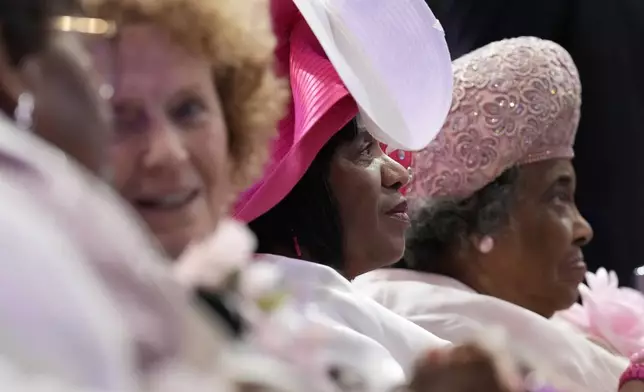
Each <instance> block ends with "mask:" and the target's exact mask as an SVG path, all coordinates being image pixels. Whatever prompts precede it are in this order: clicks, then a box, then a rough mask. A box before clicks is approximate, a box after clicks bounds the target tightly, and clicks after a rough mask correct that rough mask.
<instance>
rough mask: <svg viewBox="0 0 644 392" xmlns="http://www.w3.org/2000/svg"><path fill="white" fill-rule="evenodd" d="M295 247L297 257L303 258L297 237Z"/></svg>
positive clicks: (294, 240) (294, 242) (294, 241)
mask: <svg viewBox="0 0 644 392" xmlns="http://www.w3.org/2000/svg"><path fill="white" fill-rule="evenodd" d="M293 246H294V247H295V254H296V255H297V257H302V250H301V249H300V242H299V241H298V240H297V236H293Z"/></svg>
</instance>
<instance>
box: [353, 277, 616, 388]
mask: <svg viewBox="0 0 644 392" xmlns="http://www.w3.org/2000/svg"><path fill="white" fill-rule="evenodd" d="M353 285H354V287H355V288H356V290H358V291H360V292H361V293H363V294H365V295H367V296H368V297H370V298H372V299H374V300H375V301H376V302H378V303H380V304H381V305H383V306H384V307H386V308H388V309H390V310H392V311H393V312H394V313H396V314H399V315H401V316H403V317H404V318H406V319H408V320H410V321H413V322H414V323H415V324H417V325H419V326H421V327H423V328H424V329H425V330H427V331H429V332H431V333H433V334H435V335H436V336H438V337H440V338H443V339H445V340H448V341H450V342H452V343H453V344H459V343H465V342H469V341H472V339H475V338H476V337H477V336H480V335H481V334H482V333H484V332H489V331H490V330H494V329H497V330H499V331H500V332H502V333H503V334H504V335H505V336H506V338H507V341H508V344H509V346H510V348H511V349H512V350H514V352H513V354H515V355H517V356H518V357H519V358H526V359H527V360H528V361H529V363H534V364H536V369H538V370H540V371H542V372H544V373H545V374H544V377H545V380H546V381H549V382H550V383H551V384H554V385H562V384H563V385H564V386H566V385H568V384H571V385H572V386H573V388H568V389H564V390H570V391H573V392H576V391H585V392H608V391H612V390H614V388H615V386H616V385H617V382H618V379H619V376H620V375H621V373H622V372H623V371H624V369H625V368H626V367H627V364H628V361H627V360H626V359H624V358H620V357H616V356H614V355H612V354H610V353H609V352H608V351H606V350H604V349H603V348H601V347H599V346H597V345H595V344H593V343H591V342H590V341H588V340H587V339H585V338H584V337H583V336H582V335H580V334H578V333H576V332H575V331H573V330H571V329H569V328H565V327H562V326H560V325H559V324H557V323H555V322H552V321H551V320H548V319H546V318H543V317H541V316H540V315H537V314H536V313H534V312H531V311H529V310H527V309H524V308H522V307H520V306H517V305H515V304H512V303H510V302H507V301H504V300H501V299H499V298H495V297H491V296H487V295H483V294H479V293H477V292H475V291H474V290H472V289H471V288H470V287H468V286H466V285H464V284H463V283H461V282H458V281H456V280H454V279H451V278H448V277H446V276H441V275H435V274H428V273H422V272H417V271H410V270H402V269H382V270H377V271H372V272H369V273H367V274H364V275H362V276H359V277H358V278H356V279H355V280H354V281H353ZM574 387H577V388H574Z"/></svg>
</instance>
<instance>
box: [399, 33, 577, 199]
mask: <svg viewBox="0 0 644 392" xmlns="http://www.w3.org/2000/svg"><path fill="white" fill-rule="evenodd" d="M453 67H454V95H453V102H452V107H451V109H450V113H449V115H448V117H447V121H446V122H445V124H444V126H443V128H442V130H441V132H440V133H439V135H438V137H437V138H436V139H435V140H434V142H432V143H431V144H430V145H429V146H428V147H427V148H425V149H424V150H422V151H420V152H418V153H417V154H416V156H415V158H414V165H413V170H414V180H413V181H412V185H411V187H410V189H411V192H413V193H414V194H415V195H418V196H457V197H467V196H470V195H471V194H473V193H474V192H476V191H477V190H479V189H481V188H482V187H484V186H485V185H487V184H488V183H490V182H491V181H493V180H494V179H495V178H497V177H498V176H499V175H500V174H501V173H503V171H505V170H506V169H508V168H510V167H511V166H514V165H520V164H527V163H530V162H536V161H541V160H545V159H551V158H571V157H572V156H573V155H574V153H573V148H572V146H573V142H574V139H575V134H576V132H577V125H578V123H579V110H580V106H581V85H580V81H579V75H578V73H577V69H576V67H575V64H574V63H573V61H572V58H571V57H570V55H569V54H568V53H567V52H566V51H565V50H564V49H563V48H561V47H560V46H559V45H557V44H555V43H553V42H550V41H545V40H541V39H538V38H533V37H523V38H515V39H508V40H503V41H499V42H494V43H491V44H489V45H487V46H485V47H483V48H480V49H478V50H476V51H474V52H472V53H470V54H468V55H466V56H463V57H461V58H460V59H458V60H456V61H454V63H453Z"/></svg>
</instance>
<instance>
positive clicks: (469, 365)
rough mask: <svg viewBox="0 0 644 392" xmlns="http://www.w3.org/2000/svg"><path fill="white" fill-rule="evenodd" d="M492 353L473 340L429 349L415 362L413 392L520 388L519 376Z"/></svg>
mask: <svg viewBox="0 0 644 392" xmlns="http://www.w3.org/2000/svg"><path fill="white" fill-rule="evenodd" d="M506 373H507V372H504V371H502V370H501V367H500V366H499V364H498V363H497V361H496V360H495V358H494V356H493V355H492V354H491V353H489V352H487V351H486V350H484V349H482V348H481V347H479V346H478V345H476V344H465V345H461V346H457V347H454V348H449V349H442V350H432V351H431V352H429V353H428V354H427V355H426V356H425V357H424V358H422V359H421V360H420V361H419V362H418V364H417V365H416V369H415V374H414V377H413V379H412V381H411V384H410V389H411V390H412V391H414V392H443V391H444V392H472V391H476V392H520V391H521V390H520V389H518V388H517V387H516V386H517V385H520V383H519V380H520V378H519V376H518V374H517V375H512V374H506Z"/></svg>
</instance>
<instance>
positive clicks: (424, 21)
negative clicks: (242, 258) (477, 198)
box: [234, 0, 452, 222]
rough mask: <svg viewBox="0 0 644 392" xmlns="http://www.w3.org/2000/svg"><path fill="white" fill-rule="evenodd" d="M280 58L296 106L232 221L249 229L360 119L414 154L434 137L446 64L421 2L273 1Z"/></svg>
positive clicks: (444, 102)
mask: <svg viewBox="0 0 644 392" xmlns="http://www.w3.org/2000/svg"><path fill="white" fill-rule="evenodd" d="M271 6H272V13H273V19H274V29H275V33H276V35H277V37H278V46H277V49H276V57H277V60H278V64H279V65H280V66H281V67H282V70H283V71H284V73H285V74H286V75H288V76H289V79H290V84H291V91H292V96H293V97H292V106H291V108H290V111H289V114H288V115H287V116H286V117H285V118H284V119H283V120H282V121H281V122H280V125H279V135H278V138H277V140H275V142H274V144H273V148H272V152H271V160H270V162H268V165H267V167H266V169H265V171H264V175H263V177H262V179H261V180H260V181H259V182H257V183H256V184H255V185H254V186H253V187H252V188H250V189H249V190H248V191H246V192H245V193H243V194H242V195H241V196H240V198H239V199H238V202H237V204H236V206H235V211H234V217H235V218H236V219H238V220H242V221H246V222H249V221H252V220H254V219H255V218H257V217H259V216H260V215H262V214H264V213H266V212H267V211H268V210H269V209H271V208H273V207H274V206H275V205H276V204H277V203H279V202H280V201H281V200H282V199H283V198H284V197H285V196H286V195H287V194H288V193H289V192H290V191H291V190H292V189H293V187H294V186H295V184H296V183H297V182H298V181H299V180H300V179H301V178H302V176H303V175H304V173H305V172H306V170H307V169H308V167H309V166H310V165H311V163H312V162H313V160H314V159H315V156H316V155H317V154H318V152H319V151H320V150H321V149H322V147H323V146H324V145H325V144H326V143H327V142H328V141H329V139H330V138H331V137H332V136H333V135H334V134H335V133H336V132H338V131H339V130H340V129H342V127H343V126H344V125H346V124H347V123H348V122H349V121H351V120H352V119H353V118H354V117H356V116H357V115H359V116H360V119H361V120H362V123H363V124H364V126H365V128H366V129H367V130H368V131H369V132H370V133H371V134H372V135H374V137H376V138H377V139H378V140H380V141H381V142H384V143H386V144H388V145H389V146H391V147H393V148H396V149H404V150H419V149H421V148H423V147H425V146H426V145H427V144H429V142H430V141H431V140H432V139H433V138H434V136H435V135H436V134H437V133H438V131H439V130H440V127H441V126H442V124H443V122H444V120H445V117H446V115H447V112H448V110H449V106H450V102H451V94H452V64H451V61H450V57H449V51H448V49H447V44H446V42H445V37H444V33H443V31H442V28H441V27H440V24H439V23H438V21H437V20H436V18H435V17H434V15H433V14H432V13H431V11H430V9H429V8H428V7H427V4H426V3H425V1H424V0H396V1H391V0H272V2H271Z"/></svg>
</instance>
